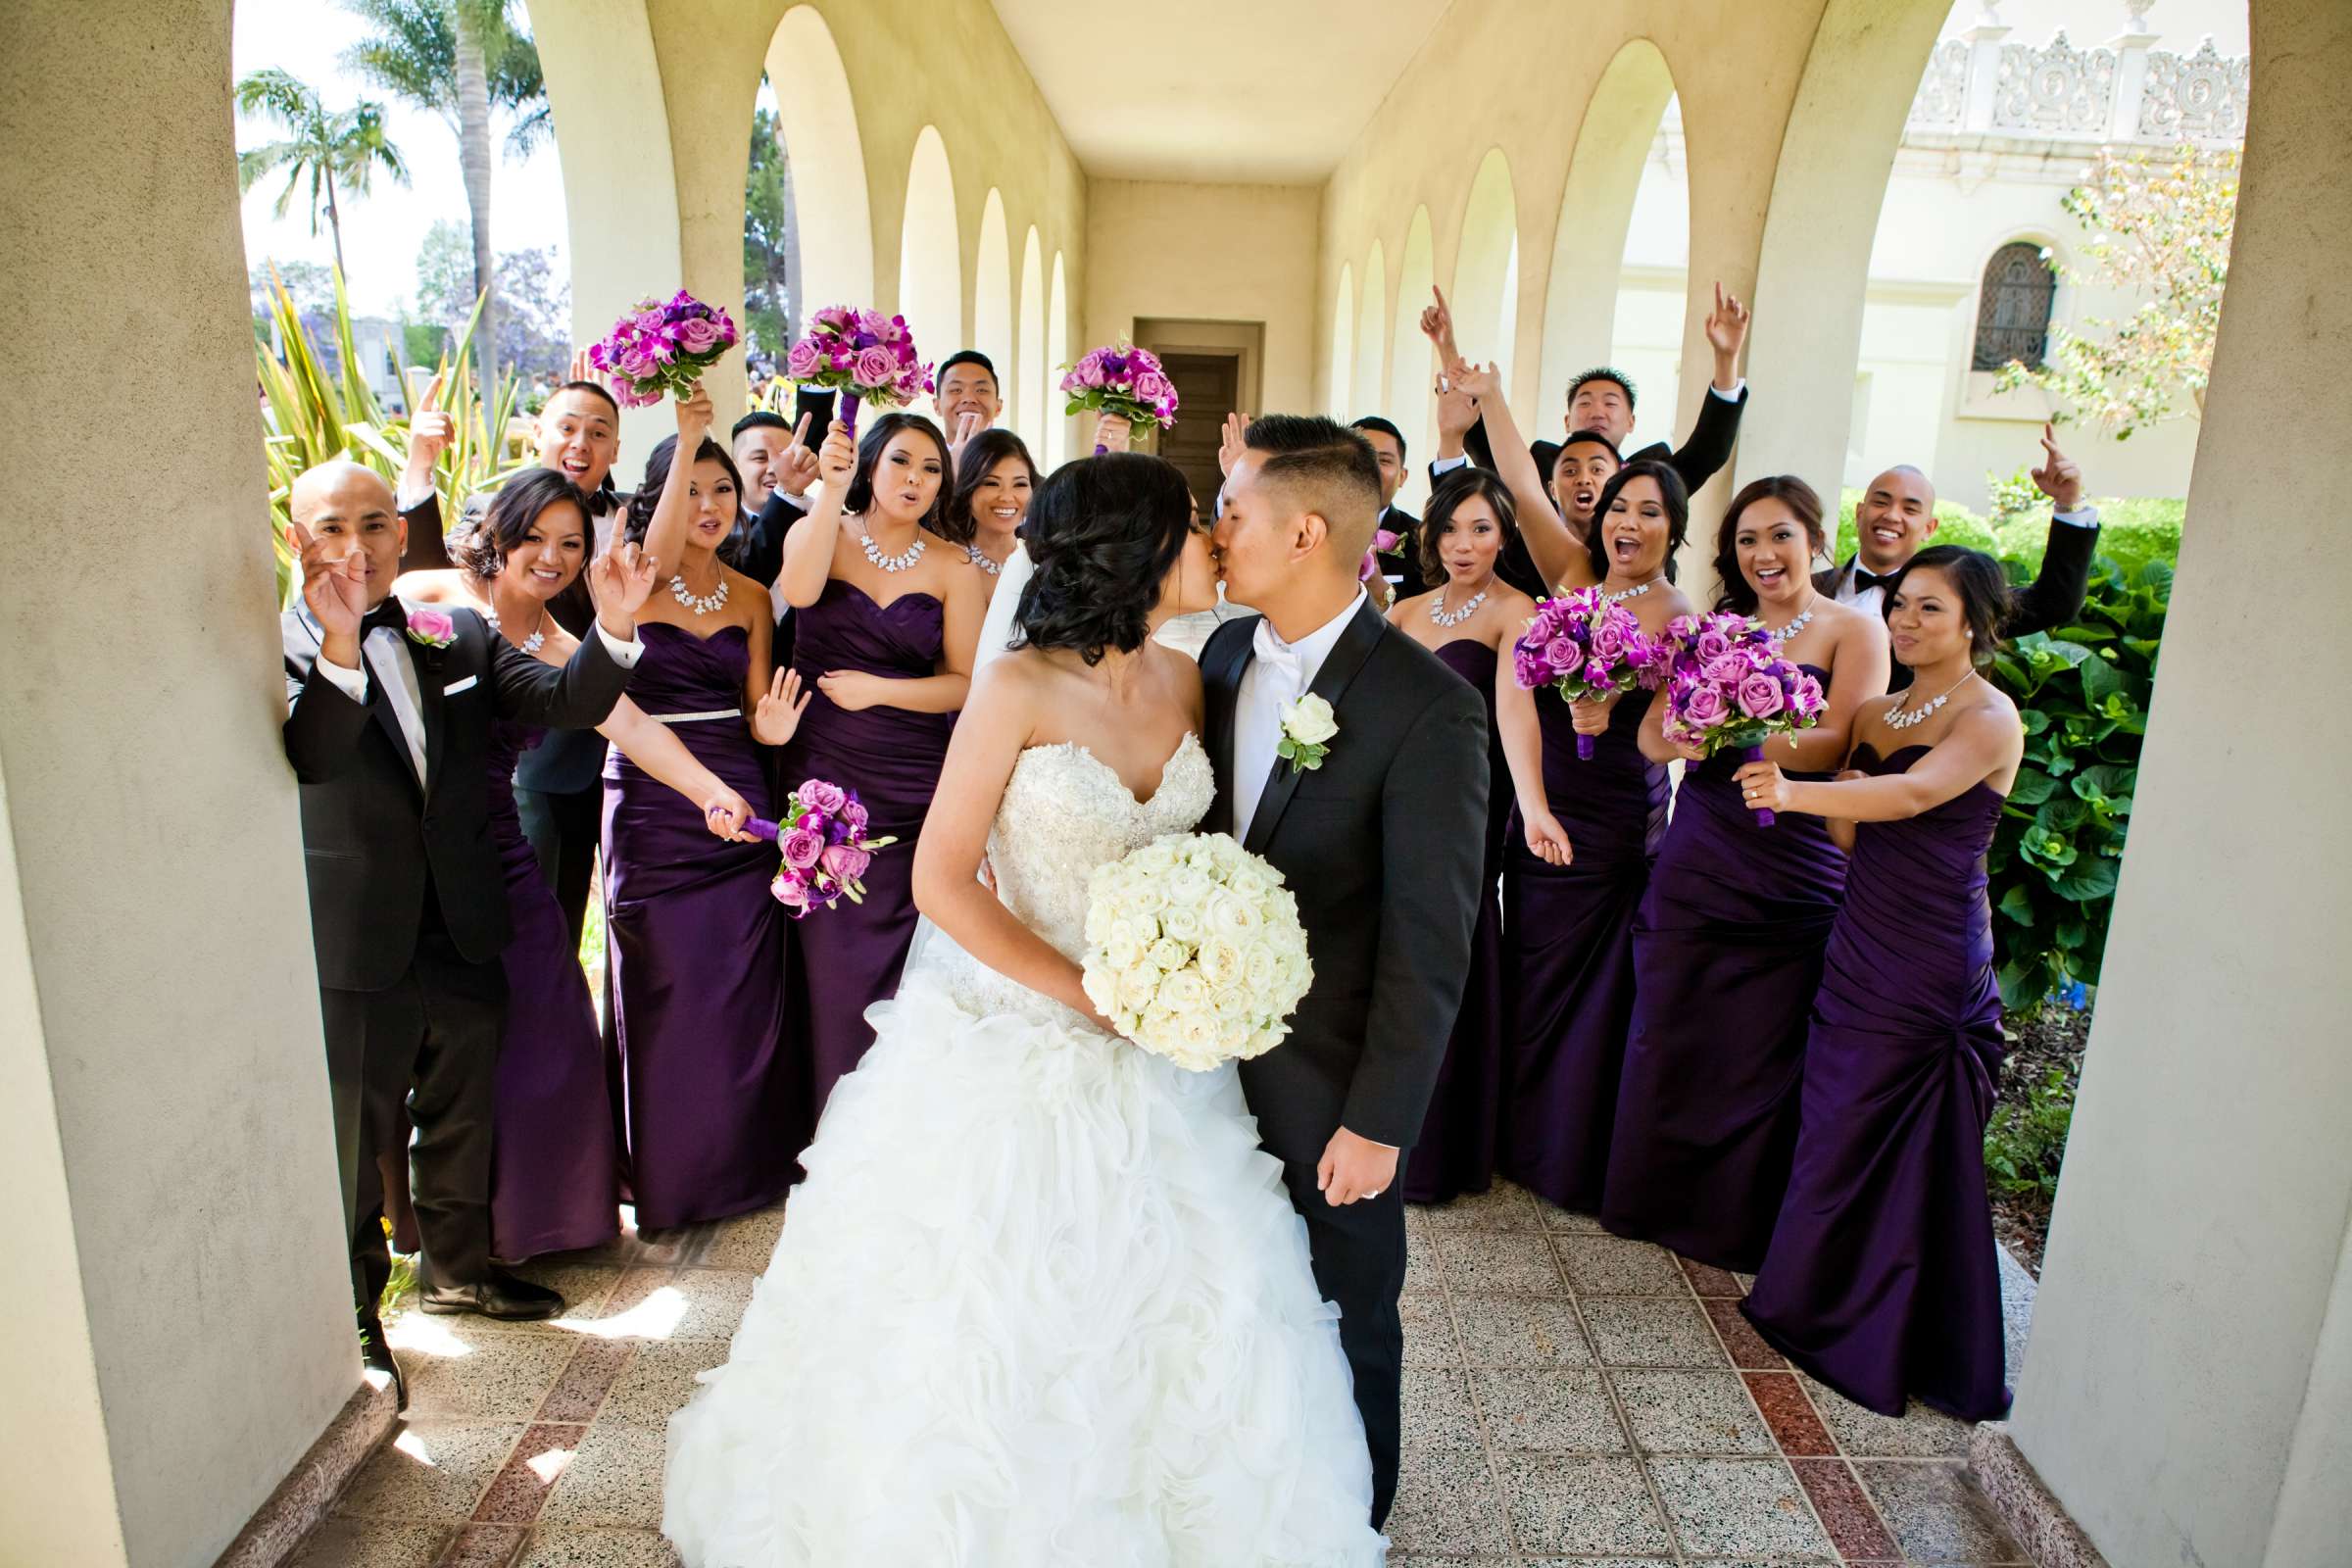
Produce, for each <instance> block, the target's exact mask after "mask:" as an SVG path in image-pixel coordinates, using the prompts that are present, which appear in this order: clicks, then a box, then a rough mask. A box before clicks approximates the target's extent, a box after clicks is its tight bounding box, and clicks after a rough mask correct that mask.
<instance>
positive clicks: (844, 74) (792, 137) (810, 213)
mask: <svg viewBox="0 0 2352 1568" xmlns="http://www.w3.org/2000/svg"><path fill="white" fill-rule="evenodd" d="M767 73H768V79H769V80H771V81H773V82H775V83H776V84H777V87H778V90H777V93H776V103H777V119H778V121H779V123H781V125H782V127H783V131H784V151H785V154H786V156H788V157H789V158H791V160H792V186H793V207H794V212H793V217H794V221H796V222H797V223H798V224H799V227H800V237H801V286H802V289H803V291H804V292H805V293H806V294H807V295H808V299H807V301H806V302H805V304H807V305H808V306H809V307H816V306H823V305H869V304H871V303H873V301H874V298H875V289H876V284H877V283H878V282H879V281H880V280H879V278H878V277H877V276H876V274H875V271H874V225H873V217H872V213H871V210H870V207H869V205H868V202H867V193H866V180H865V153H864V150H863V147H862V146H861V144H860V141H859V137H858V105H857V101H856V100H855V99H854V98H853V97H852V96H851V94H850V76H849V72H848V70H847V69H846V68H845V67H844V66H843V64H842V59H841V51H840V49H839V48H837V47H836V46H835V44H834V41H833V30H832V28H830V27H829V26H827V25H825V19H824V17H823V16H822V15H821V14H819V12H818V11H817V9H816V7H814V6H811V5H799V6H794V7H793V8H792V9H791V10H790V11H787V12H785V13H784V16H783V18H782V20H780V21H779V22H778V23H777V24H776V30H775V35H774V37H773V38H772V39H771V40H770V41H769V43H768V46H767ZM805 314H806V313H805V312H804V315H805Z"/></svg>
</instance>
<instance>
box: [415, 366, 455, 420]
mask: <svg viewBox="0 0 2352 1568" xmlns="http://www.w3.org/2000/svg"><path fill="white" fill-rule="evenodd" d="M447 379H448V372H447V371H445V370H444V371H436V372H434V375H433V379H432V381H431V383H430V384H429V385H427V386H426V387H425V389H424V400H423V401H422V402H420V403H418V404H417V413H419V414H430V413H435V412H437V411H438V410H439V409H440V407H441V383H442V382H443V381H445V380H447Z"/></svg>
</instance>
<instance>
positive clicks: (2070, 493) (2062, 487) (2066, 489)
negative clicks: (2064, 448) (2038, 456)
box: [2034, 423, 2082, 512]
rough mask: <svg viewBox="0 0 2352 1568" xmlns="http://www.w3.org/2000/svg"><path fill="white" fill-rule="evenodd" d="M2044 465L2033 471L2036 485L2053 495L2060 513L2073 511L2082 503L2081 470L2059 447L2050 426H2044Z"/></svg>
mask: <svg viewBox="0 0 2352 1568" xmlns="http://www.w3.org/2000/svg"><path fill="white" fill-rule="evenodd" d="M2041 452H2042V463H2041V466H2040V467H2038V468H2035V469H2034V489H2036V490H2038V491H2040V492H2041V493H2042V494H2043V495H2045V496H2048V497H2049V498H2050V506H2051V507H2052V508H2053V509H2055V510H2056V511H2059V512H2073V511H2074V510H2075V509H2076V508H2078V507H2080V506H2082V469H2081V468H2079V467H2077V466H2075V460H2074V459H2072V458H2070V457H2068V456H2067V455H2066V454H2065V453H2063V452H2061V451H2059V450H2058V441H2057V437H2056V435H2055V434H2054V433H2053V432H2052V430H2051V427H2050V426H2049V425H2048V424H2047V423H2044V424H2043V425H2042V427H2041Z"/></svg>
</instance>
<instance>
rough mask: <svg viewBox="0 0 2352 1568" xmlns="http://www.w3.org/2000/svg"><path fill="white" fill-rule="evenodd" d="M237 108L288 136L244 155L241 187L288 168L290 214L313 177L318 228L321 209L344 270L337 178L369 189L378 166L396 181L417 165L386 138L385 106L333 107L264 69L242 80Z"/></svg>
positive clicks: (282, 200)
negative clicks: (280, 127) (276, 125)
mask: <svg viewBox="0 0 2352 1568" xmlns="http://www.w3.org/2000/svg"><path fill="white" fill-rule="evenodd" d="M237 107H238V109H240V110H242V111H243V112H244V113H246V114H248V115H261V116H265V117H267V118H268V119H270V120H273V121H276V122H277V123H279V124H281V125H283V126H284V127H285V128H286V131H287V133H288V134H287V135H286V136H285V137H284V139H282V140H279V141H270V142H264V143H263V144H262V145H261V146H259V147H251V148H247V149H246V150H245V151H243V152H241V153H239V154H237V185H238V188H239V189H241V190H251V189H252V188H253V185H254V182H255V181H257V180H259V179H261V178H262V177H263V176H264V175H266V174H271V173H274V172H277V171H278V170H280V169H283V170H286V171H287V175H286V188H285V189H284V190H282V191H279V192H278V193H277V208H276V212H277V216H278V217H280V218H283V217H285V216H286V209H287V208H289V207H290V206H292V205H293V202H294V192H295V191H296V190H297V189H299V188H300V187H301V185H302V182H303V179H304V177H305V176H308V177H309V179H310V182H311V233H312V234H313V235H316V234H317V233H318V232H319V208H320V207H321V206H323V207H324V208H325V209H326V224H327V228H328V229H329V231H331V232H332V233H333V235H334V239H335V270H336V271H338V272H341V271H343V213H342V209H341V207H340V206H338V205H337V203H336V199H335V183H336V181H337V180H340V181H341V182H342V184H343V188H344V189H345V190H349V191H354V192H357V193H359V194H361V195H365V194H367V190H368V182H369V180H370V179H371V178H372V176H373V175H374V172H375V171H376V170H377V169H379V168H380V169H382V170H383V172H385V173H386V174H388V175H389V176H391V178H392V180H393V182H394V183H396V184H401V185H406V184H407V183H408V182H409V166H408V164H407V163H406V162H404V161H403V160H402V158H401V156H400V149H399V148H397V147H395V146H393V145H392V143H391V142H390V141H389V140H388V139H386V137H385V135H384V106H383V105H381V104H378V103H368V102H362V103H357V104H354V105H353V106H352V107H351V108H349V109H345V110H341V111H337V112H330V111H329V110H328V109H327V107H326V105H325V103H324V102H322V101H321V100H320V99H319V94H318V92H317V91H316V90H315V89H313V88H312V87H311V86H310V85H309V84H308V83H306V82H302V81H299V80H297V79H296V78H295V77H293V76H292V75H289V74H288V73H285V72H283V71H278V70H275V69H271V70H268V71H257V72H255V73H253V74H251V75H249V76H247V77H246V78H245V79H244V80H242V81H240V82H238V83H237Z"/></svg>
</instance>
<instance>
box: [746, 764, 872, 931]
mask: <svg viewBox="0 0 2352 1568" xmlns="http://www.w3.org/2000/svg"><path fill="white" fill-rule="evenodd" d="M744 830H745V831H746V832H749V833H752V834H755V835H757V836H758V837H760V838H763V839H772V840H774V841H775V845H776V848H777V849H778V850H780V851H782V852H783V856H784V863H783V864H781V865H779V866H778V867H777V868H776V876H775V880H774V881H772V882H770V883H768V885H767V890H768V892H770V893H772V894H774V895H775V896H776V902H777V903H778V904H781V905H782V906H784V907H785V908H786V909H788V910H790V911H791V913H792V917H793V918H794V919H796V920H806V919H807V918H809V914H810V913H811V912H813V911H815V910H817V909H830V908H831V907H833V906H834V905H836V904H838V903H840V902H841V901H842V900H843V899H845V898H846V899H848V900H849V901H850V902H851V903H852V904H862V903H864V902H865V883H864V881H863V880H862V878H863V877H864V876H865V868H866V866H868V865H869V864H871V863H872V861H873V858H874V852H875V851H876V850H879V849H885V848H888V847H889V846H890V845H893V844H896V843H898V842H899V841H898V840H897V839H895V838H880V839H869V838H867V837H866V836H865V807H864V806H863V805H862V804H861V803H860V802H859V801H858V792H857V791H856V790H845V789H843V788H842V787H841V786H840V785H838V784H830V783H827V782H826V781H825V780H823V779H821V778H812V779H805V780H803V781H802V783H801V787H800V788H799V789H797V790H794V791H793V792H792V798H791V799H790V800H788V801H786V802H785V803H784V815H783V819H782V820H781V821H776V822H770V821H767V820H766V819H764V818H762V817H757V816H756V817H754V818H752V819H751V821H749V822H747V823H745V824H744Z"/></svg>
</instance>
